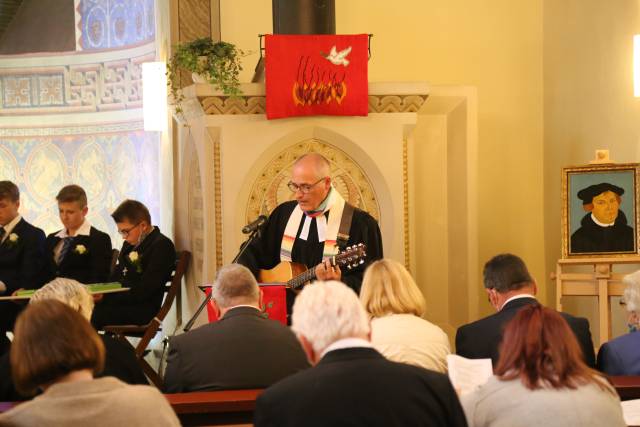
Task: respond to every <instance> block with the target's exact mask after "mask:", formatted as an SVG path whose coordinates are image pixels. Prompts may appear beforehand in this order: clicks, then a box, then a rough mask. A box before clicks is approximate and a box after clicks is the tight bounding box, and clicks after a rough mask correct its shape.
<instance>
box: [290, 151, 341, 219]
mask: <svg viewBox="0 0 640 427" xmlns="http://www.w3.org/2000/svg"><path fill="white" fill-rule="evenodd" d="M330 173H331V166H330V165H329V161H328V160H327V159H326V158H325V157H323V156H322V155H320V154H318V153H308V154H305V155H304V156H302V157H300V158H298V160H296V162H295V163H294V164H293V170H292V171H291V184H294V185H295V186H302V188H303V189H304V188H305V187H306V189H304V190H296V191H294V197H295V199H296V201H297V202H298V206H300V209H302V210H303V211H305V212H310V211H314V210H315V209H317V208H318V206H320V204H321V203H322V201H323V200H324V199H325V198H326V197H327V195H328V194H329V191H330V190H331V177H330V176H329V174H330ZM289 188H291V187H289ZM292 191H293V190H292Z"/></svg>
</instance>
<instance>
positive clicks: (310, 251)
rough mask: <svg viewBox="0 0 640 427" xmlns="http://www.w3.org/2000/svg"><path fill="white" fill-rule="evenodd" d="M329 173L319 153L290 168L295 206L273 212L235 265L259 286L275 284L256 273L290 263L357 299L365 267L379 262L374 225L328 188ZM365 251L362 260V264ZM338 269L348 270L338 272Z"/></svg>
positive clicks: (282, 206)
mask: <svg viewBox="0 0 640 427" xmlns="http://www.w3.org/2000/svg"><path fill="white" fill-rule="evenodd" d="M330 169H331V168H330V163H329V161H328V160H327V159H326V158H325V157H323V156H322V155H320V154H318V153H308V154H305V155H303V156H302V157H300V158H299V159H298V160H297V161H296V162H295V163H294V165H293V169H292V176H291V181H289V183H288V187H289V189H290V190H291V191H292V193H293V195H294V197H295V200H291V201H288V202H284V203H282V204H280V205H279V206H277V207H276V208H275V209H274V210H273V212H272V213H271V215H270V217H269V220H268V221H267V222H266V224H265V226H264V229H263V230H262V233H261V235H260V237H259V238H257V239H255V240H254V241H253V242H252V244H251V245H250V246H249V247H248V248H247V249H246V251H245V252H244V253H243V255H242V256H241V257H240V259H239V261H238V262H239V263H240V264H243V265H245V266H247V267H248V268H249V269H251V270H252V271H253V273H254V274H255V275H256V276H257V277H258V278H259V279H260V278H261V276H262V279H263V280H261V281H265V279H264V277H269V281H275V280H274V279H273V278H272V277H273V276H272V275H264V274H263V275H261V274H260V271H261V270H269V269H274V267H276V266H278V264H280V263H281V262H283V261H284V262H293V263H297V264H302V265H303V266H304V267H305V268H307V269H313V271H309V272H307V276H306V277H307V278H308V279H309V280H311V279H313V278H317V279H319V280H340V281H342V282H344V283H346V284H347V285H348V286H349V287H350V288H352V289H353V290H354V291H355V292H356V293H358V292H359V291H360V286H361V283H362V274H363V272H364V269H365V268H366V266H367V264H368V263H369V262H372V261H375V260H377V259H380V258H382V256H383V255H382V237H381V235H380V228H379V227H378V223H377V222H376V220H375V219H374V218H373V217H372V216H371V215H369V214H368V213H366V212H364V211H362V210H360V209H358V208H355V207H354V206H352V205H350V204H348V203H346V202H345V200H344V199H343V198H342V196H341V195H340V194H339V193H338V191H337V190H336V189H335V188H334V187H333V186H332V185H331V177H330V172H331V170H330ZM358 244H364V245H362V246H357V245H358ZM347 246H349V247H350V250H351V253H350V255H349V256H351V260H355V261H354V262H351V261H350V258H349V257H348V256H346V254H344V255H343V256H342V257H341V256H340V255H338V254H339V250H341V249H345V248H346V247H347ZM365 246H366V260H365V262H362V263H361V261H362V260H363V258H364V249H363V248H364V247H365ZM354 247H355V248H354ZM356 248H361V249H356ZM332 260H334V261H336V262H332ZM340 264H342V265H344V266H345V267H346V266H348V267H350V268H348V269H346V268H340ZM294 273H295V271H294ZM290 278H291V277H283V278H282V279H281V280H278V281H283V282H284V281H288V280H289V279H290ZM292 287H295V286H292ZM287 300H288V304H287V305H289V302H291V303H292V301H293V298H292V297H289V296H288V298H287Z"/></svg>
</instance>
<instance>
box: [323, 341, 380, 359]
mask: <svg viewBox="0 0 640 427" xmlns="http://www.w3.org/2000/svg"><path fill="white" fill-rule="evenodd" d="M353 347H366V348H373V345H371V342H369V341H367V340H365V339H362V338H343V339H341V340H338V341H336V342H334V343H332V344H329V346H328V347H327V348H325V349H324V350H323V351H322V354H321V355H320V359H322V358H323V357H324V355H325V354H327V353H329V352H330V351H333V350H340V349H343V348H353Z"/></svg>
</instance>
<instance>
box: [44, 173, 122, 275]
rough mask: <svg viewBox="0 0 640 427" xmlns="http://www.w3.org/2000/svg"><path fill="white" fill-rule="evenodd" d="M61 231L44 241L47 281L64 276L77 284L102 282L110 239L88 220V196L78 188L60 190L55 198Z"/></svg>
mask: <svg viewBox="0 0 640 427" xmlns="http://www.w3.org/2000/svg"><path fill="white" fill-rule="evenodd" d="M56 200H57V201H58V213H59V215H60V222H62V225H63V226H64V228H63V229H62V230H59V231H57V232H55V233H52V234H50V235H49V236H48V237H47V240H46V242H45V247H46V254H47V261H48V269H49V273H48V274H49V279H48V280H49V281H50V280H53V279H54V278H56V277H66V278H69V279H74V280H77V281H78V282H80V283H85V284H86V283H103V282H106V281H107V280H108V279H109V273H110V271H109V270H110V268H111V256H112V255H111V238H110V237H109V235H108V234H107V233H103V232H102V231H100V230H98V229H96V228H95V227H92V226H91V224H90V223H89V221H88V220H87V218H86V216H87V212H88V211H89V207H88V206H87V194H86V193H85V191H84V189H83V188H82V187H80V186H79V185H74V184H71V185H67V186H65V187H62V189H61V190H60V192H59V193H58V195H57V196H56Z"/></svg>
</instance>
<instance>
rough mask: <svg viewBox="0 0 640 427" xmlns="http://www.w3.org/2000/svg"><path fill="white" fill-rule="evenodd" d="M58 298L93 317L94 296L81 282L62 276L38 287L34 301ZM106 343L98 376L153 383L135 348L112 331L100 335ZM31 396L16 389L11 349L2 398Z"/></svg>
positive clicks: (2, 374)
mask: <svg viewBox="0 0 640 427" xmlns="http://www.w3.org/2000/svg"><path fill="white" fill-rule="evenodd" d="M51 299H53V300H58V301H60V302H63V303H65V304H67V305H68V306H70V307H71V308H73V309H74V310H76V311H78V312H79V313H80V314H81V315H82V316H83V317H84V318H85V319H87V320H90V319H91V314H92V312H93V298H92V296H91V294H90V293H89V291H88V290H87V288H86V287H85V286H84V285H82V284H81V283H80V282H78V281H76V280H73V279H67V278H62V277H58V278H57V279H54V280H52V281H51V282H49V283H47V284H46V285H44V286H43V287H42V288H40V289H38V290H37V291H36V292H35V293H34V294H33V296H32V297H31V300H30V302H35V301H42V300H51ZM100 338H101V339H102V343H103V344H104V347H105V363H104V370H103V371H102V372H101V373H100V374H99V375H97V377H106V376H112V377H116V378H118V379H120V380H122V381H123V382H125V383H128V384H149V382H148V381H147V378H146V377H145V376H144V373H143V372H142V368H141V367H140V365H139V364H138V361H137V359H136V356H135V353H134V352H133V349H132V348H130V347H128V346H127V345H125V344H124V343H121V342H119V341H117V340H116V339H114V338H112V337H111V336H108V335H100ZM25 399H27V396H23V395H20V394H19V393H17V392H16V390H15V388H14V386H13V382H12V381H11V366H10V363H9V353H8V352H7V353H6V354H5V355H3V356H2V357H1V358H0V401H14V400H25Z"/></svg>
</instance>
